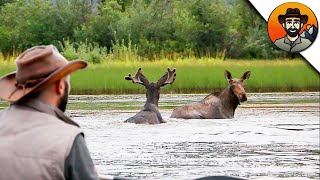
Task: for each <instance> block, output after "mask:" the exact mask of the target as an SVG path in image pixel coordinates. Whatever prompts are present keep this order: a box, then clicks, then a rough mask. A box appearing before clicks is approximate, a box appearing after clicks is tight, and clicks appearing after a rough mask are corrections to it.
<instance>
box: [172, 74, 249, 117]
mask: <svg viewBox="0 0 320 180" xmlns="http://www.w3.org/2000/svg"><path fill="white" fill-rule="evenodd" d="M250 74H251V73H250V71H247V72H245V73H244V74H243V76H242V77H241V78H240V79H236V78H234V79H232V76H231V73H230V72H229V71H227V70H226V71H225V76H226V78H227V80H228V82H229V86H228V87H227V88H226V89H225V90H223V91H222V92H218V93H212V94H209V95H208V96H206V97H205V98H204V99H203V100H201V101H200V102H196V103H193V104H190V105H185V106H181V107H178V108H176V109H174V110H173V112H172V114H171V117H172V118H183V119H229V118H233V117H234V112H235V110H236V108H237V106H238V105H240V102H244V101H246V100H247V95H246V92H245V90H244V87H243V82H244V81H245V80H247V79H249V77H250Z"/></svg>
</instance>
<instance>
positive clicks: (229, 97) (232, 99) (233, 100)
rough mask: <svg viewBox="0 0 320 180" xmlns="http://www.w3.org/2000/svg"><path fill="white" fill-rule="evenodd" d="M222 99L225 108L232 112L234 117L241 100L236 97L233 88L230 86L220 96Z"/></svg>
mask: <svg viewBox="0 0 320 180" xmlns="http://www.w3.org/2000/svg"><path fill="white" fill-rule="evenodd" d="M219 97H220V99H221V102H222V104H223V106H224V107H225V108H226V109H228V110H229V111H230V112H232V116H233V115H234V111H235V110H236V108H237V106H238V104H239V99H238V98H237V97H236V96H235V95H234V93H233V91H232V89H231V86H228V87H227V88H226V89H225V90H223V92H222V93H221V94H220V96H219Z"/></svg>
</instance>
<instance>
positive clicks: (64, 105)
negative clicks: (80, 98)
mask: <svg viewBox="0 0 320 180" xmlns="http://www.w3.org/2000/svg"><path fill="white" fill-rule="evenodd" d="M68 89H69V87H68V84H67V82H65V88H64V92H63V95H62V97H61V98H60V100H59V104H58V108H59V109H60V110H61V111H62V112H65V111H66V109H67V104H68V96H69V93H68Z"/></svg>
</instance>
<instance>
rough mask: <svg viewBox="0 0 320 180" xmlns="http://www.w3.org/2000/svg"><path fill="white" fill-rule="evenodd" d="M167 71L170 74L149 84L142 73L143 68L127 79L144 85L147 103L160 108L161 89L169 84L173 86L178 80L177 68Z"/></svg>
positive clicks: (129, 75)
mask: <svg viewBox="0 0 320 180" xmlns="http://www.w3.org/2000/svg"><path fill="white" fill-rule="evenodd" d="M167 70H168V72H166V73H165V74H164V75H163V76H162V77H161V78H160V79H159V80H158V81H157V82H149V81H148V79H147V78H146V77H145V76H144V75H143V74H142V73H141V67H140V68H138V70H137V72H136V74H135V75H134V76H132V75H131V74H128V76H126V77H125V79H126V80H129V81H130V80H131V81H132V82H133V83H136V84H141V85H143V86H144V87H145V88H146V89H147V93H146V96H147V102H146V103H151V104H155V105H157V106H158V101H159V98H160V88H161V87H162V86H165V85H167V84H172V83H173V82H174V80H175V79H176V68H173V69H172V70H170V68H168V69H167Z"/></svg>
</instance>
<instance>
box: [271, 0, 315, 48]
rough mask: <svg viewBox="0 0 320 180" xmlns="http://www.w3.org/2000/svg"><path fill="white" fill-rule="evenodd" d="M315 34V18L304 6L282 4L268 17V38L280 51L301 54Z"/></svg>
mask: <svg viewBox="0 0 320 180" xmlns="http://www.w3.org/2000/svg"><path fill="white" fill-rule="evenodd" d="M317 33H318V21H317V18H316V16H315V14H314V13H313V12H312V10H311V9H310V8H308V7H307V6H306V5H304V4H301V3H297V2H288V3H284V4H282V5H280V6H278V7H277V8H276V9H275V10H273V12H272V13H271V15H270V16H269V20H268V34H269V37H270V39H271V41H272V42H273V43H274V44H275V45H276V46H277V47H279V48H280V49H282V50H285V51H288V52H301V51H303V50H305V49H307V48H308V47H309V46H310V45H311V44H312V43H313V42H314V41H315V39H316V37H317Z"/></svg>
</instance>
